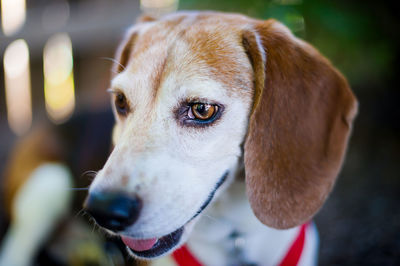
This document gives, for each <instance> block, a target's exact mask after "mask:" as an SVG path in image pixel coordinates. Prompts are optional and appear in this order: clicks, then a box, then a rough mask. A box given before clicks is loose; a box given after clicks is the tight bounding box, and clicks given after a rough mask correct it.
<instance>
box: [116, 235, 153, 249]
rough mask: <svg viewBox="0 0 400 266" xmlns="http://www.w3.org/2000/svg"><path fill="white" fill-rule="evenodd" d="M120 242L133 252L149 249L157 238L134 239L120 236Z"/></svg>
mask: <svg viewBox="0 0 400 266" xmlns="http://www.w3.org/2000/svg"><path fill="white" fill-rule="evenodd" d="M121 239H122V242H124V244H125V245H127V246H128V247H130V248H131V249H133V250H135V251H144V250H149V249H151V248H152V247H153V246H154V244H155V243H156V242H157V238H150V239H134V238H130V237H127V236H121Z"/></svg>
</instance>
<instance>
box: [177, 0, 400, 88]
mask: <svg viewBox="0 0 400 266" xmlns="http://www.w3.org/2000/svg"><path fill="white" fill-rule="evenodd" d="M371 7H373V5H371V4H370V5H366V4H359V3H354V2H353V3H352V2H351V1H350V2H349V1H329V0H325V1H321V0H303V1H301V0H264V1H263V0H181V2H180V9H197V10H219V11H226V12H239V13H243V14H246V15H249V16H251V17H256V18H260V19H268V18H275V19H277V20H279V21H281V22H283V23H284V24H285V25H286V26H288V27H289V28H290V29H291V30H292V31H293V33H294V34H295V35H297V36H298V37H300V38H303V39H305V40H307V41H308V42H310V43H311V44H312V45H314V46H315V47H317V48H318V49H319V50H320V51H321V52H322V53H323V54H324V55H325V56H327V57H328V58H329V59H330V60H331V61H332V62H333V64H334V65H335V66H337V67H338V68H339V69H340V70H341V71H343V72H344V73H345V75H346V76H347V77H348V79H349V80H350V82H351V83H352V84H353V85H363V84H368V83H370V82H377V81H378V80H379V79H382V78H385V75H387V74H388V69H390V67H389V66H390V64H392V57H393V56H392V55H393V53H394V52H395V51H394V50H395V48H394V47H393V45H392V44H391V42H390V41H389V40H388V39H387V38H385V36H382V35H381V32H380V31H379V30H380V29H379V28H378V25H377V23H376V19H378V18H377V17H376V16H377V15H376V13H374V12H373V10H371Z"/></svg>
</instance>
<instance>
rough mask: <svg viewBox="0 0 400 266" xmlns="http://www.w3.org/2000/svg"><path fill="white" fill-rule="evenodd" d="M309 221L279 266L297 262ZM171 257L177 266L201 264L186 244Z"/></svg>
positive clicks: (290, 265)
mask: <svg viewBox="0 0 400 266" xmlns="http://www.w3.org/2000/svg"><path fill="white" fill-rule="evenodd" d="M309 225H310V224H309V223H306V224H303V225H302V226H301V227H300V231H299V234H298V235H297V237H296V238H295V240H294V241H293V243H292V245H291V246H290V248H289V249H288V252H287V253H286V255H285V256H284V257H283V259H282V261H281V262H280V263H279V266H294V265H297V264H298V263H299V260H300V257H301V254H302V253H303V250H304V244H305V240H306V230H307V229H308V227H309ZM172 258H173V259H174V261H175V262H176V264H177V265H178V266H202V265H203V264H201V263H200V261H199V260H198V259H196V258H195V257H194V256H193V255H192V253H191V252H190V250H189V249H188V247H187V246H186V245H184V246H182V247H181V248H179V249H177V250H175V251H174V253H172Z"/></svg>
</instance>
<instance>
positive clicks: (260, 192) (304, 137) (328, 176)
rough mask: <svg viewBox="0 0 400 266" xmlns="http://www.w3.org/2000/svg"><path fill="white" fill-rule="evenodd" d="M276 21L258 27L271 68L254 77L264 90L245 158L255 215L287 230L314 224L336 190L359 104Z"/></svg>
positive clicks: (315, 56)
mask: <svg viewBox="0 0 400 266" xmlns="http://www.w3.org/2000/svg"><path fill="white" fill-rule="evenodd" d="M274 23H277V22H275V21H267V22H260V23H258V24H257V25H256V31H257V32H258V34H259V35H260V37H261V41H262V46H263V49H264V51H265V53H266V57H267V62H266V69H265V73H260V72H258V73H256V74H257V75H261V76H263V75H264V76H265V84H264V86H261V87H259V88H257V90H260V92H258V93H256V95H260V96H259V97H260V99H259V100H257V99H256V102H257V101H258V103H257V104H256V106H255V108H254V109H255V110H254V113H253V115H252V117H251V120H250V125H249V132H248V137H247V140H246V143H245V154H244V155H245V158H244V159H245V168H246V183H247V190H248V191H247V192H248V196H249V200H250V203H251V206H252V208H253V211H254V212H255V214H256V216H257V217H258V218H259V219H260V221H262V222H263V223H265V224H267V225H269V226H272V227H275V228H290V227H293V226H296V225H299V224H302V223H304V222H307V221H308V220H309V219H311V217H312V216H313V215H314V214H315V212H316V211H317V210H318V209H319V208H320V207H321V205H322V204H323V202H324V201H325V199H326V198H327V196H328V194H329V192H330V191H331V189H332V186H333V184H334V182H335V179H336V177H337V174H338V172H339V170H340V167H341V164H342V161H343V156H344V152H345V150H346V144H347V140H348V137H349V133H350V126H351V123H352V120H353V119H354V116H355V112H356V111H355V110H356V106H357V105H356V100H355V97H354V95H353V94H352V92H351V90H350V89H349V86H348V84H347V82H346V80H345V79H344V77H343V76H342V75H341V74H340V73H339V72H338V71H337V70H336V69H335V68H333V67H332V65H331V64H330V62H329V61H328V60H327V59H325V58H324V57H323V56H322V55H320V54H319V53H318V52H317V51H316V50H315V49H314V48H312V47H311V46H309V45H308V44H305V43H299V42H296V41H295V40H294V39H293V37H291V36H289V35H288V34H287V33H285V32H283V31H279V30H277V28H276V27H275V25H274ZM281 27H283V26H281ZM251 42H252V41H251V40H249V43H250V45H252V46H253V47H255V44H254V43H252V44H251ZM252 53H254V51H253V52H252Z"/></svg>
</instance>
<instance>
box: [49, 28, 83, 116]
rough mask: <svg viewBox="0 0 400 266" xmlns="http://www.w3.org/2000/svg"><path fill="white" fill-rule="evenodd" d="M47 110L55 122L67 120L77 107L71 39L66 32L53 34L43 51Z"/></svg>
mask: <svg viewBox="0 0 400 266" xmlns="http://www.w3.org/2000/svg"><path fill="white" fill-rule="evenodd" d="M43 66H44V92H45V93H44V94H45V101H46V110H47V113H48V115H49V118H50V119H51V120H52V121H53V122H54V123H62V122H64V121H66V120H67V119H68V118H69V117H70V116H71V115H72V113H73V111H74V108H75V90H74V75H73V57H72V43H71V39H70V37H69V36H68V34H66V33H59V34H56V35H53V36H52V37H51V38H50V39H49V40H48V41H47V43H46V46H45V48H44V51H43Z"/></svg>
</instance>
